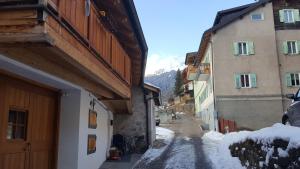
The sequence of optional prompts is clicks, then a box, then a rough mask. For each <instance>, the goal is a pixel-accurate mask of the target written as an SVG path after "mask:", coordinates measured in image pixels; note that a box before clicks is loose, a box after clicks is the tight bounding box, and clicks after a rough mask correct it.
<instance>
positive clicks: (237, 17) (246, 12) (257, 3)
mask: <svg viewBox="0 0 300 169" xmlns="http://www.w3.org/2000/svg"><path fill="white" fill-rule="evenodd" d="M270 1H272V0H260V1H259V2H256V3H252V5H250V6H249V7H248V8H246V9H244V11H243V12H242V13H241V14H240V15H237V16H235V17H232V18H230V19H229V20H227V21H225V22H223V23H220V24H218V25H215V26H214V27H212V32H216V31H218V30H219V29H221V28H223V27H225V26H227V25H228V24H230V23H232V22H234V21H236V20H237V19H239V18H241V17H243V16H244V15H246V14H248V13H249V12H251V11H253V10H255V9H257V8H258V7H260V6H262V5H265V4H266V3H268V2H270Z"/></svg>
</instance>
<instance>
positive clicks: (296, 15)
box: [293, 9, 300, 22]
mask: <svg viewBox="0 0 300 169" xmlns="http://www.w3.org/2000/svg"><path fill="white" fill-rule="evenodd" d="M293 14H294V18H295V22H298V21H300V16H299V9H294V10H293Z"/></svg>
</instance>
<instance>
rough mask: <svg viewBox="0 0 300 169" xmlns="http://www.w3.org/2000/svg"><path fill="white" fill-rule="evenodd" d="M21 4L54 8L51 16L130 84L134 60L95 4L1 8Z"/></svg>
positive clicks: (18, 0)
mask: <svg viewBox="0 0 300 169" xmlns="http://www.w3.org/2000/svg"><path fill="white" fill-rule="evenodd" d="M91 2H92V1H91ZM46 4H48V5H46ZM22 5H23V6H28V5H31V6H34V5H45V7H46V6H47V7H48V8H51V10H50V11H52V12H51V16H53V15H55V16H53V17H55V18H56V20H57V21H60V23H61V24H62V23H63V24H62V25H63V26H65V27H68V29H67V30H68V31H71V34H72V35H73V36H77V37H76V39H77V40H79V41H81V44H85V47H86V48H88V49H89V50H90V51H91V53H96V55H97V56H100V58H101V59H102V60H103V61H104V62H105V63H106V65H107V66H108V67H110V68H111V70H113V71H114V73H115V74H116V76H118V77H120V78H121V79H122V80H124V81H125V82H126V83H127V84H128V85H131V64H132V62H131V59H130V57H129V56H128V54H127V52H126V51H125V50H124V49H123V47H122V45H121V44H120V42H119V41H118V39H117V37H116V36H115V35H114V34H113V33H111V31H109V30H108V29H107V28H106V26H104V25H103V22H102V16H101V14H100V12H99V11H98V9H97V7H96V5H95V4H94V3H93V2H92V3H91V4H90V6H89V7H86V0H0V7H8V6H9V7H12V9H14V8H13V7H19V8H20V7H22ZM87 9H89V10H88V12H87ZM49 24H51V23H49ZM50 26H53V27H56V25H50Z"/></svg>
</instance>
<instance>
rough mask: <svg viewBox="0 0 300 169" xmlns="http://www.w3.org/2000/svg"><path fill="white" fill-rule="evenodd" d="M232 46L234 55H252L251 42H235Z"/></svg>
mask: <svg viewBox="0 0 300 169" xmlns="http://www.w3.org/2000/svg"><path fill="white" fill-rule="evenodd" d="M233 47H234V55H235V56H246V55H254V43H253V42H235V43H234V44H233Z"/></svg>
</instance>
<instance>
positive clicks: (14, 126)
mask: <svg viewBox="0 0 300 169" xmlns="http://www.w3.org/2000/svg"><path fill="white" fill-rule="evenodd" d="M26 130H27V111H19V110H10V111H9V113H8V126H7V136H6V138H7V139H8V140H15V139H22V140H25V139H26Z"/></svg>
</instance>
